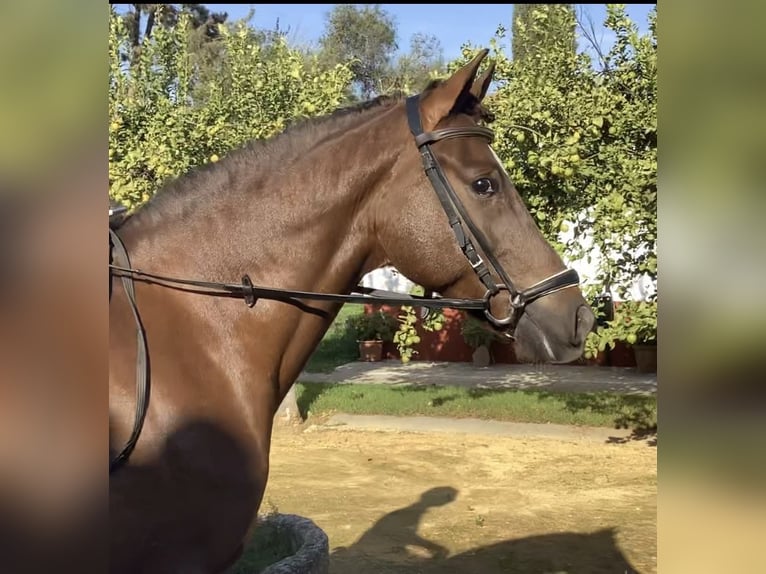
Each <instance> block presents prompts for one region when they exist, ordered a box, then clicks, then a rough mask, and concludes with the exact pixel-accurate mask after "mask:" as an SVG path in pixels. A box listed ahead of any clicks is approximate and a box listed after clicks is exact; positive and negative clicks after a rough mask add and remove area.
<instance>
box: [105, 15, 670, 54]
mask: <svg viewBox="0 0 766 574" xmlns="http://www.w3.org/2000/svg"><path fill="white" fill-rule="evenodd" d="M117 6H118V11H122V10H123V9H125V7H126V6H127V5H124V4H122V5H117ZM205 6H207V7H208V8H210V9H211V10H212V11H215V12H227V13H228V14H229V20H230V21H231V20H236V19H239V18H244V17H246V16H247V14H248V12H249V10H250V8H253V9H254V10H255V15H254V16H253V18H252V20H251V21H250V22H251V24H253V25H254V26H256V27H258V28H273V27H274V25H275V23H276V22H277V19H279V26H280V28H281V29H282V30H288V29H289V37H290V38H291V39H293V40H295V41H298V42H300V43H302V44H315V43H316V42H317V40H318V39H319V37H320V36H321V35H322V32H323V31H324V25H325V17H326V14H327V13H328V12H330V11H331V10H332V8H333V7H334V6H335V4H205ZM654 6H655V4H628V5H627V6H626V9H627V12H628V15H629V16H630V18H631V19H632V20H633V21H634V22H635V23H636V24H637V25H638V27H639V30H640V31H641V32H646V31H648V28H649V26H648V19H647V17H648V15H649V12H650V11H651V9H652V8H653V7H654ZM381 7H382V8H383V9H384V10H385V11H386V12H388V13H389V14H391V15H392V16H393V17H394V20H395V22H396V25H397V33H398V38H397V39H398V42H399V47H400V50H404V51H406V50H407V49H408V47H409V40H410V37H411V36H412V35H413V34H415V33H416V32H424V33H427V34H433V35H435V36H436V37H437V38H438V39H439V40H440V42H441V45H442V47H443V48H444V57H445V59H446V60H447V61H449V60H453V59H455V58H457V57H458V56H459V55H460V46H461V45H462V44H463V43H465V42H471V43H472V44H473V45H475V46H486V47H489V40H490V38H492V36H493V35H494V34H495V30H496V29H497V26H498V25H499V24H503V25H504V26H505V27H506V29H508V30H510V28H511V17H512V14H513V4H454V5H449V4H447V5H442V6H440V7H439V8H438V9H433V8H432V7H431V6H429V5H426V4H381ZM576 7H577V10H578V11H579V10H584V11H585V12H586V13H588V14H589V15H590V16H591V18H592V20H593V22H594V24H595V25H596V30H597V32H598V34H599V40H600V41H602V42H603V46H604V49H605V50H608V49H609V46H611V43H612V42H613V41H614V40H613V38H614V36H613V35H612V34H611V32H609V31H608V30H605V29H604V28H603V27H602V24H603V21H604V17H605V15H606V5H605V4H594V5H588V4H576ZM508 41H509V39H508V38H507V39H506V41H505V45H506V47H508V46H507V44H508ZM509 53H510V50H509Z"/></svg>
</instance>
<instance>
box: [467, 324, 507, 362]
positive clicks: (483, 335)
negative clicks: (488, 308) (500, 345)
mask: <svg viewBox="0 0 766 574" xmlns="http://www.w3.org/2000/svg"><path fill="white" fill-rule="evenodd" d="M460 333H461V335H463V340H464V341H465V342H466V344H467V345H468V346H469V347H471V348H472V349H474V351H473V364H474V366H476V367H488V366H489V365H491V364H492V352H491V347H492V343H494V342H495V341H499V340H500V336H499V335H498V334H497V333H496V332H495V331H493V330H492V328H491V327H490V326H489V325H487V323H486V322H484V321H479V320H478V319H476V318H475V317H473V316H472V315H468V314H465V315H464V317H463V323H462V325H461V327H460Z"/></svg>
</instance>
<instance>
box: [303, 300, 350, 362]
mask: <svg viewBox="0 0 766 574" xmlns="http://www.w3.org/2000/svg"><path fill="white" fill-rule="evenodd" d="M363 311H364V305H362V304H360V303H346V304H345V305H343V307H342V308H341V310H340V312H339V313H338V315H337V317H335V321H333V323H332V325H330V328H329V329H328V330H327V333H325V336H324V337H323V338H322V341H321V342H320V343H319V346H318V347H317V348H316V350H315V351H314V353H313V354H312V355H311V357H310V358H309V360H308V363H307V364H306V369H305V370H306V372H309V373H331V372H332V371H333V370H334V369H335V367H337V366H339V365H345V364H346V363H350V362H351V361H356V360H357V359H358V358H359V345H358V344H357V342H356V340H355V339H354V337H353V335H352V334H350V333H348V332H347V331H346V319H348V318H349V317H350V316H351V315H355V314H357V313H362V312H363Z"/></svg>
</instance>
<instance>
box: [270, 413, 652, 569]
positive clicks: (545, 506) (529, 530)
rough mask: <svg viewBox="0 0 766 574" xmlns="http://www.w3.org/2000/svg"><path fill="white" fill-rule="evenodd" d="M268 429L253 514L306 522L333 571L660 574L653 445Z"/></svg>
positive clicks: (477, 436) (449, 435) (363, 431)
mask: <svg viewBox="0 0 766 574" xmlns="http://www.w3.org/2000/svg"><path fill="white" fill-rule="evenodd" d="M305 430H306V429H305V427H304V428H289V427H288V428H276V429H275V431H274V437H273V449H272V455H271V471H270V478H269V484H268V487H267V490H266V494H265V496H264V501H263V505H262V507H261V512H262V513H266V512H269V511H270V510H271V511H278V512H282V513H293V514H299V515H301V516H305V517H308V518H311V519H312V520H313V521H314V522H316V523H317V524H318V525H319V526H320V527H321V528H322V529H324V531H325V532H326V533H327V535H328V537H329V540H330V552H331V559H330V564H331V565H330V572H331V573H333V574H366V573H370V574H372V573H376V574H377V573H380V574H394V573H405V574H414V573H428V574H452V573H466V574H468V573H476V574H479V573H486V574H492V573H500V572H503V573H507V572H513V573H517V572H518V573H541V574H560V573H567V574H590V573H592V574H599V573H605V574H606V573H609V574H624V573H633V572H640V573H641V574H649V573H655V572H656V570H657V565H656V564H657V561H656V557H657V543H656V505H657V498H656V496H657V459H656V452H657V451H656V447H654V446H650V445H649V444H648V443H647V442H646V441H631V442H627V443H624V444H606V443H600V442H594V441H580V442H573V441H561V440H555V439H547V438H539V439H538V438H510V437H498V436H483V435H465V434H459V433H448V432H439V433H435V432H429V433H411V432H408V433H402V432H390V431H389V432H377V431H369V430H348V429H346V430H342V429H322V428H321V427H314V428H312V429H311V431H313V432H305Z"/></svg>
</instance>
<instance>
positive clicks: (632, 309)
mask: <svg viewBox="0 0 766 574" xmlns="http://www.w3.org/2000/svg"><path fill="white" fill-rule="evenodd" d="M617 341H624V342H626V343H628V344H631V345H656V344H657V302H656V301H623V302H622V303H620V305H618V306H616V308H615V310H614V319H613V320H611V321H607V322H606V324H605V325H602V326H599V327H598V328H597V329H596V331H595V332H593V333H590V334H589V335H588V339H587V340H586V344H585V357H586V358H592V357H595V356H596V355H597V354H598V352H600V351H604V350H605V349H606V347H607V346H608V347H609V348H610V349H614V347H615V344H616V342H617Z"/></svg>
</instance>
